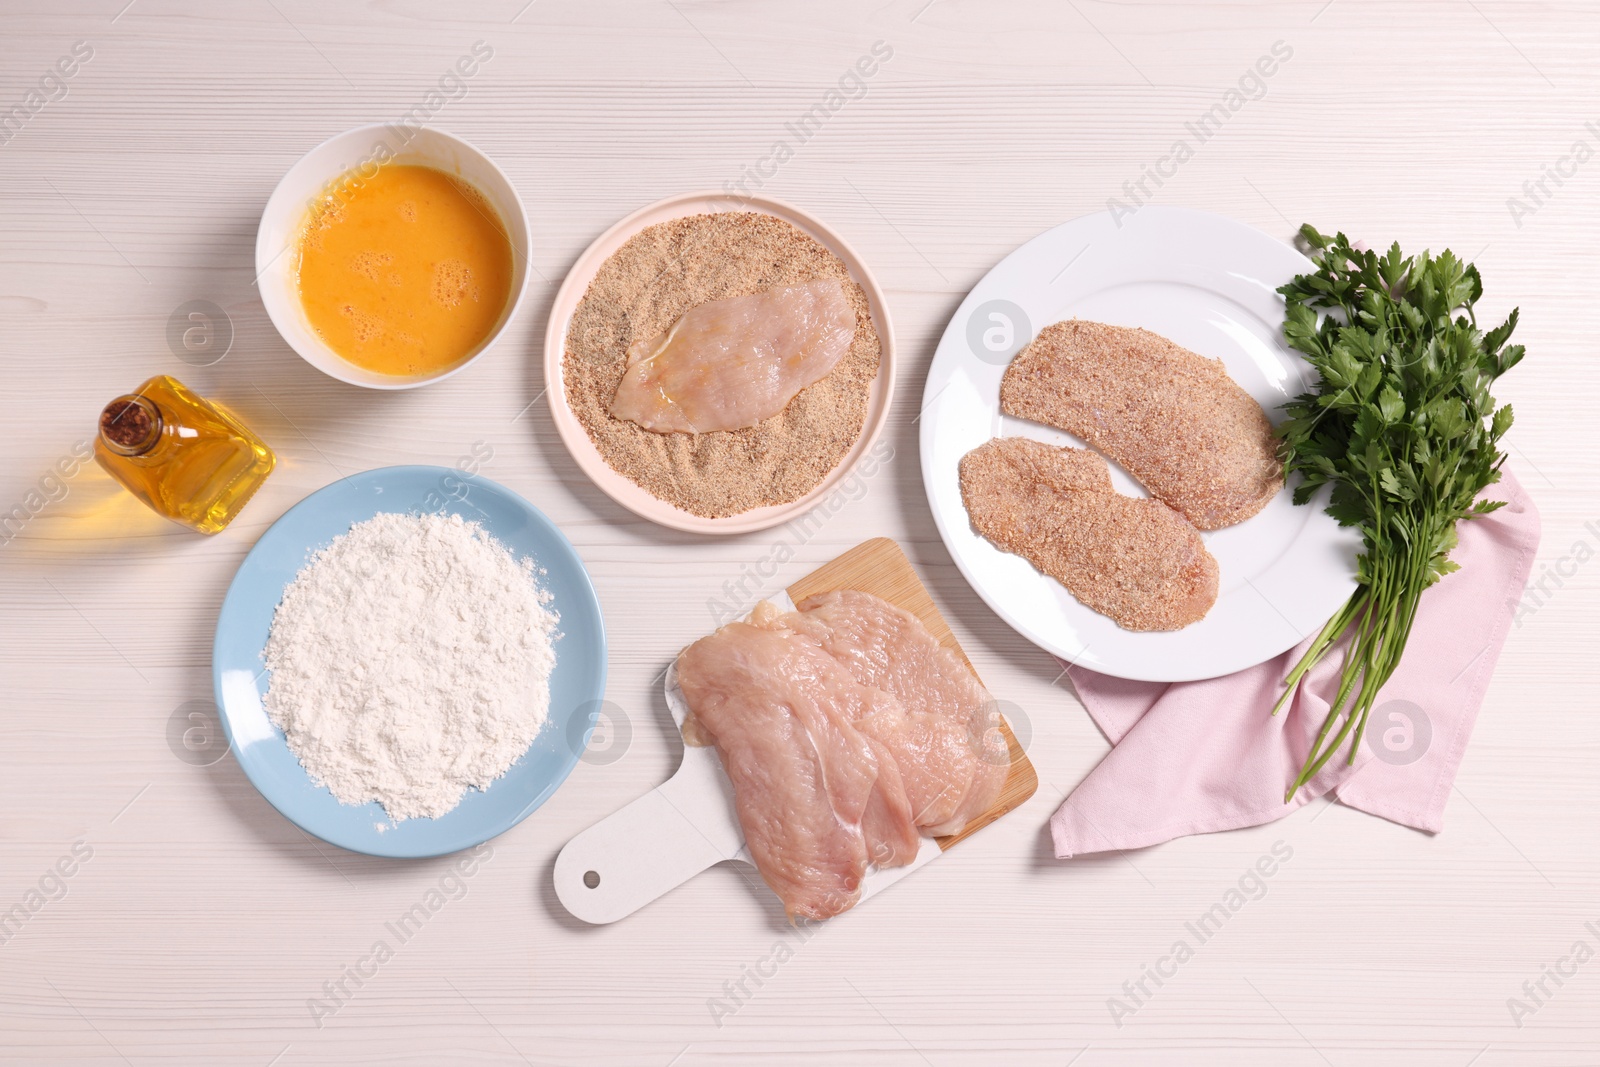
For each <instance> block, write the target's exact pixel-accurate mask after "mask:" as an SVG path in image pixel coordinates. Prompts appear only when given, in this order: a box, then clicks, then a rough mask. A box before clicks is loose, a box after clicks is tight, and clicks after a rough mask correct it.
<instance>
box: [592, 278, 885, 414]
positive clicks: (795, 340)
mask: <svg viewBox="0 0 1600 1067" xmlns="http://www.w3.org/2000/svg"><path fill="white" fill-rule="evenodd" d="M855 332H856V313H855V309H854V308H852V307H851V306H850V301H849V300H848V299H847V298H846V297H845V292H844V286H843V285H841V284H840V283H839V281H838V279H836V278H823V279H817V280H814V281H809V282H806V283H804V284H802V285H790V286H784V287H782V288H778V289H769V290H767V291H766V292H764V293H756V294H755V295H753V296H736V297H730V298H728V299H725V300H710V301H707V302H706V303H704V304H700V305H698V306H696V307H693V308H690V309H689V310H688V311H686V312H684V314H683V315H682V316H680V317H679V318H678V321H677V322H675V323H673V324H672V327H671V328H670V329H668V330H667V331H665V332H664V333H661V334H658V335H657V336H655V337H652V338H650V339H649V340H641V341H636V342H634V344H632V345H630V346H629V348H628V369H627V372H626V373H625V374H624V375H623V377H622V382H621V384H619V385H618V386H617V392H616V395H615V396H614V397H613V398H612V400H611V414H612V415H614V416H615V417H617V418H619V419H626V420H628V421H630V422H635V423H638V424H639V425H640V426H642V427H644V428H645V429H646V430H652V431H654V432H656V433H710V432H712V431H714V430H737V429H740V428H742V427H746V426H754V425H756V424H757V423H759V422H761V421H762V420H763V419H769V418H771V417H772V416H774V415H776V414H778V413H779V412H780V411H782V410H783V409H784V408H785V407H787V406H788V404H789V401H790V400H793V399H794V396H795V394H796V393H798V392H800V390H802V389H804V388H805V387H806V386H808V385H810V384H811V383H813V382H815V381H819V380H820V379H822V378H824V377H826V376H827V374H828V372H829V371H831V370H833V368H834V365H835V364H837V363H838V362H839V360H840V359H841V358H842V357H843V356H844V354H845V353H846V352H847V351H849V349H850V342H851V341H852V339H854V337H855Z"/></svg>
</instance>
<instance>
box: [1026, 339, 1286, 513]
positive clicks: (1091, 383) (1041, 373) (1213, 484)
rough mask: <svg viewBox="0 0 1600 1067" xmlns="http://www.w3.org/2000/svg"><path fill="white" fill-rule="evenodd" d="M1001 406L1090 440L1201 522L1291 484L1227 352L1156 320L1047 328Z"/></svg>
mask: <svg viewBox="0 0 1600 1067" xmlns="http://www.w3.org/2000/svg"><path fill="white" fill-rule="evenodd" d="M1000 409H1001V410H1002V411H1004V412H1005V413H1006V414H1007V415H1015V416H1017V417H1018V418H1023V419H1032V420H1033V421H1035V422H1042V423H1046V424H1047V425H1050V426H1055V427H1058V428H1059V429H1062V430H1066V431H1067V432H1068V433H1070V434H1074V435H1076V436H1078V437H1081V438H1083V440H1085V441H1087V442H1088V443H1089V444H1090V445H1092V446H1094V447H1095V448H1097V449H1099V450H1100V451H1102V452H1104V453H1105V454H1106V455H1107V456H1109V457H1111V458H1112V459H1113V460H1115V461H1116V462H1117V463H1119V464H1121V465H1122V466H1123V467H1124V468H1125V469H1126V470H1127V471H1128V473H1129V474H1131V475H1133V476H1134V477H1135V478H1137V479H1138V480H1139V481H1140V483H1142V484H1143V485H1144V487H1145V488H1146V489H1148V490H1149V491H1150V495H1151V496H1154V497H1155V498H1156V499H1158V500H1161V501H1163V502H1164V503H1166V504H1168V505H1170V506H1171V507H1173V508H1175V509H1177V510H1178V511H1181V512H1183V514H1184V515H1186V516H1187V517H1188V519H1189V521H1190V522H1192V523H1194V525H1195V526H1196V527H1198V528H1199V529H1202V530H1218V529H1221V528H1222V527H1224V526H1232V525H1233V524H1234V523H1237V522H1243V521H1244V520H1245V519H1248V518H1249V517H1250V516H1252V515H1254V514H1255V513H1256V512H1258V511H1260V510H1261V509H1262V508H1263V507H1265V506H1266V504H1267V501H1269V500H1271V499H1272V498H1273V497H1274V496H1276V495H1277V493H1278V490H1280V489H1282V488H1283V463H1282V461H1281V460H1279V459H1278V445H1277V440H1276V438H1274V437H1273V434H1272V424H1271V423H1270V422H1268V421H1267V415H1266V412H1264V411H1262V410H1261V405H1260V404H1257V403H1256V402H1255V399H1254V398H1252V397H1251V396H1250V394H1249V393H1246V392H1245V391H1244V390H1243V389H1241V388H1239V386H1238V385H1237V384H1236V383H1235V382H1234V381H1233V379H1232V378H1229V377H1228V372H1227V371H1226V370H1225V369H1224V368H1223V366H1222V363H1221V361H1220V360H1215V359H1207V358H1205V357H1204V356H1200V355H1197V354H1195V353H1194V352H1191V351H1189V350H1188V349H1187V348H1182V347H1180V346H1178V345H1176V344H1173V343H1172V342H1171V341H1169V340H1167V339H1166V338H1165V337H1162V336H1160V335H1159V334H1154V333H1151V332H1150V331H1149V330H1138V329H1130V328H1128V327H1125V326H1107V325H1104V324H1103V323H1098V322H1082V321H1078V320H1076V319H1072V320H1068V321H1066V322H1058V323H1055V324H1054V325H1051V326H1046V327H1045V328H1044V329H1043V330H1041V331H1039V336H1037V337H1035V338H1034V339H1033V340H1032V341H1031V342H1030V343H1029V344H1028V345H1027V347H1025V348H1024V349H1023V350H1022V351H1021V352H1019V353H1017V357H1016V358H1015V359H1014V360H1012V361H1011V366H1009V367H1007V368H1006V372H1005V376H1004V377H1003V378H1002V379H1001V382H1000Z"/></svg>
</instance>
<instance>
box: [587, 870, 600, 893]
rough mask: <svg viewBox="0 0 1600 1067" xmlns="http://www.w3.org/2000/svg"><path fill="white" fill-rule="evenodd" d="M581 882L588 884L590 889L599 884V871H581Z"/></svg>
mask: <svg viewBox="0 0 1600 1067" xmlns="http://www.w3.org/2000/svg"><path fill="white" fill-rule="evenodd" d="M583 884H584V885H586V886H588V887H589V888H590V889H593V888H594V887H595V886H597V885H599V884H600V872H599V871H584V872H583Z"/></svg>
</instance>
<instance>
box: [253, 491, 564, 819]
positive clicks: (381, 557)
mask: <svg viewBox="0 0 1600 1067" xmlns="http://www.w3.org/2000/svg"><path fill="white" fill-rule="evenodd" d="M534 579H535V575H534V565H533V561H532V560H523V561H522V562H520V563H519V562H517V561H516V560H515V559H514V558H513V557H512V555H511V553H510V552H509V551H507V549H506V548H505V547H504V546H503V545H501V544H500V543H499V542H498V541H496V540H494V539H493V538H492V537H490V536H489V535H488V534H487V533H485V532H484V531H483V529H482V527H481V526H479V525H478V524H477V523H472V522H465V521H463V520H462V519H461V518H460V517H459V516H453V515H393V514H384V515H377V516H375V517H373V518H371V519H368V520H367V521H365V522H358V523H356V524H355V525H353V526H352V527H350V531H349V532H348V533H346V534H343V535H341V536H340V537H337V538H335V539H334V540H333V542H332V543H331V544H330V545H328V547H327V548H325V549H323V550H322V551H320V552H318V553H317V554H316V555H314V556H313V557H312V558H311V560H310V562H308V563H307V564H306V566H305V567H304V569H302V570H301V571H300V573H299V574H298V575H296V576H295V580H294V581H293V582H292V583H291V584H290V585H289V587H288V588H287V589H285V590H284V594H283V602H282V603H280V604H279V605H278V609H277V613H276V614H275V615H274V616H273V620H272V634H271V636H270V637H269V638H268V640H267V647H266V653H265V659H266V665H267V667H269V668H270V669H271V671H272V675H271V679H270V681H269V683H268V690H267V697H266V706H267V713H268V715H270V716H271V718H272V721H273V722H274V723H275V724H276V725H277V726H278V727H280V728H281V729H282V730H283V732H284V733H285V734H286V735H287V737H288V741H289V748H290V750H291V751H293V752H294V754H295V755H296V756H297V757H298V758H299V760H300V762H301V764H302V765H303V766H304V767H305V768H306V770H307V771H309V772H310V774H311V777H312V778H313V779H314V780H315V781H317V782H320V783H321V784H323V785H326V786H327V787H328V789H329V790H330V791H331V792H332V793H333V795H334V796H335V797H337V798H338V799H339V800H340V801H341V802H343V803H346V804H364V803H366V802H368V801H371V800H376V801H377V802H378V803H379V804H382V805H383V808H384V810H385V811H386V812H387V813H388V815H389V817H390V818H392V819H408V818H413V817H418V816H425V817H432V816H438V815H443V814H444V813H445V812H447V811H449V810H450V809H451V808H454V807H455V806H456V805H457V804H458V803H460V801H461V796H462V794H463V793H464V792H465V791H466V790H467V788H468V787H469V786H470V787H476V788H483V787H484V786H487V785H488V784H489V783H490V782H492V781H494V780H495V779H496V778H499V777H500V776H501V775H502V774H504V773H505V772H506V769H507V768H509V767H510V766H511V764H512V763H514V762H515V761H516V759H517V758H518V757H519V756H521V755H522V754H523V752H525V751H527V748H528V745H529V744H530V743H531V742H532V741H533V738H534V735H535V734H537V733H538V732H539V729H540V727H542V726H543V725H544V722H545V720H546V718H547V717H548V714H549V710H550V671H551V669H552V668H553V667H554V666H555V652H554V648H553V641H554V639H555V636H556V635H555V625H556V616H555V613H554V612H552V611H550V610H549V609H548V608H546V607H545V603H547V602H548V600H549V595H548V594H547V593H543V592H541V591H540V590H539V588H538V586H537V584H536V583H535V580H534Z"/></svg>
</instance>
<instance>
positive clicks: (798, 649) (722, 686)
mask: <svg viewBox="0 0 1600 1067" xmlns="http://www.w3.org/2000/svg"><path fill="white" fill-rule="evenodd" d="M678 683H679V685H680V686H681V687H682V689H683V694H684V698H685V700H686V701H687V702H688V704H689V707H690V708H691V709H692V715H693V722H692V725H690V726H689V728H688V729H687V730H686V731H685V736H686V737H699V738H701V739H709V740H711V741H712V742H713V743H714V744H715V745H716V747H717V753H718V755H720V756H721V758H722V765H723V768H724V769H725V770H726V771H727V774H728V778H729V779H730V780H731V781H732V783H733V792H734V805H735V807H736V809H737V812H738V816H739V825H740V826H741V827H742V828H743V830H744V836H745V844H746V845H747V846H748V847H749V849H750V854H751V857H752V858H753V859H754V860H755V863H756V868H757V869H758V870H759V871H760V872H761V877H762V878H763V879H765V880H766V883H767V885H769V886H770V887H772V890H773V892H775V893H777V894H778V897H779V898H780V899H781V900H782V901H783V907H784V911H785V912H786V913H787V914H788V915H789V916H790V917H791V918H794V917H805V918H809V919H826V918H828V917H830V916H833V915H837V914H839V913H840V912H842V911H845V910H847V909H848V908H850V907H851V906H852V905H854V904H855V902H856V900H857V898H858V897H859V896H860V892H861V877H862V875H863V874H864V873H865V871H866V867H867V863H868V862H869V859H872V858H874V857H875V856H878V855H881V856H883V857H884V860H883V861H882V862H885V863H887V862H888V861H890V860H895V859H898V860H899V861H900V862H909V861H910V859H911V857H912V856H914V855H915V848H914V847H913V848H912V849H911V850H910V852H909V853H907V852H906V848H905V844H906V840H907V834H906V832H905V825H908V824H909V820H908V816H907V815H906V813H907V812H908V810H909V804H908V802H907V800H906V798H905V794H904V790H903V788H899V785H898V781H897V777H896V776H893V775H884V774H882V773H881V767H880V758H879V752H880V751H881V750H880V749H879V747H878V746H877V745H876V744H875V743H874V742H873V741H872V740H871V739H870V738H868V737H867V736H866V735H864V734H862V733H861V732H859V731H858V730H856V729H855V727H854V726H852V725H851V724H852V723H853V722H854V721H856V720H858V719H861V718H865V717H867V716H870V715H872V714H875V713H876V712H877V711H878V710H879V709H880V708H881V707H882V706H884V705H887V704H890V703H892V702H893V698H892V697H890V696H888V695H887V694H885V693H883V692H881V691H880V690H875V689H869V688H868V687H866V686H862V685H858V684H857V683H856V682H855V680H854V679H853V678H851V677H850V675H849V673H848V672H847V671H846V670H845V669H844V668H843V667H842V666H841V665H840V664H839V663H838V662H837V661H836V660H834V659H833V658H832V657H831V656H829V655H828V654H827V653H825V652H823V651H822V650H821V649H820V648H819V647H818V646H817V645H816V644H815V643H814V642H812V641H808V640H804V639H800V638H798V637H797V636H796V635H795V634H793V633H791V632H789V631H787V630H785V629H782V628H781V627H774V628H771V629H766V628H763V627H760V626H752V625H749V624H747V623H731V624H729V625H727V626H724V627H723V628H722V629H720V630H718V631H717V632H716V633H714V634H711V635H710V636H709V637H704V638H701V639H700V640H699V641H696V642H695V643H694V644H692V645H690V646H689V647H688V648H687V649H685V650H684V651H683V653H682V654H681V655H680V656H679V658H678ZM686 725H688V724H686ZM897 789H898V793H897V792H896V790H897ZM896 812H899V813H900V815H901V818H900V821H901V823H902V824H905V825H902V826H901V827H900V828H899V830H898V831H897V830H896V829H895V826H894V822H895V815H896ZM864 822H865V823H866V824H867V828H866V830H865V831H864V829H863V823H864ZM868 833H870V834H871V835H872V837H873V840H872V841H870V842H869V840H868ZM869 848H870V849H871V852H870V853H869Z"/></svg>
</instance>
